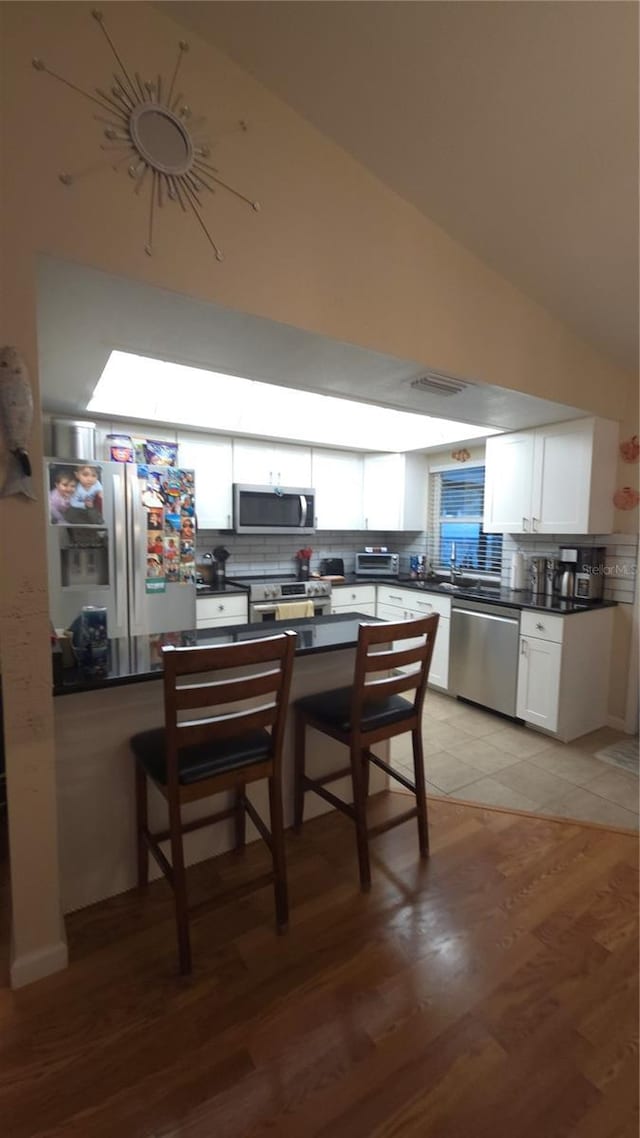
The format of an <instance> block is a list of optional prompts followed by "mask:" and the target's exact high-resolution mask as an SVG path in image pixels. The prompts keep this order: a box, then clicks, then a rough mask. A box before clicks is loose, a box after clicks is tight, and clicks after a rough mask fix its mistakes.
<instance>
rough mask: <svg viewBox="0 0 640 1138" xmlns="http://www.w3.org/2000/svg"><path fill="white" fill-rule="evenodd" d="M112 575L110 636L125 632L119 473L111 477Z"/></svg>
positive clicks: (122, 491)
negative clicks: (113, 601) (112, 612)
mask: <svg viewBox="0 0 640 1138" xmlns="http://www.w3.org/2000/svg"><path fill="white" fill-rule="evenodd" d="M111 533H112V535H113V573H114V598H115V617H116V628H115V629H114V631H113V632H112V633H110V635H111V636H113V635H116V636H125V635H126V632H127V623H128V622H127V543H126V533H125V487H124V479H123V477H122V475H121V474H120V472H119V471H118V472H117V473H114V475H113V525H112V527H111Z"/></svg>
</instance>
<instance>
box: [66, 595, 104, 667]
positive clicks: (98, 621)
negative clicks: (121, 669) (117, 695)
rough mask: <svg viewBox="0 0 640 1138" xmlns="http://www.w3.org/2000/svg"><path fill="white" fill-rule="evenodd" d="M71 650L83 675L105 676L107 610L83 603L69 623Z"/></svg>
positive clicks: (99, 606)
mask: <svg viewBox="0 0 640 1138" xmlns="http://www.w3.org/2000/svg"><path fill="white" fill-rule="evenodd" d="M71 635H72V644H73V651H74V654H75V657H76V660H77V661H78V664H79V665H80V669H81V671H82V673H83V674H84V675H85V676H105V675H106V674H107V672H108V670H109V641H108V639H107V610H106V608H104V607H103V606H101V605H83V606H82V608H81V610H80V614H79V615H78V616H77V617H76V619H75V620H74V622H73V624H72V625H71Z"/></svg>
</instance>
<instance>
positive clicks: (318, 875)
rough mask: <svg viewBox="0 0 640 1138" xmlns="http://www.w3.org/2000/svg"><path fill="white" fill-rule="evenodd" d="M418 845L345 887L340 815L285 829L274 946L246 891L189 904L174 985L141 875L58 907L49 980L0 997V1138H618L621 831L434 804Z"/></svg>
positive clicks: (397, 835)
mask: <svg viewBox="0 0 640 1138" xmlns="http://www.w3.org/2000/svg"><path fill="white" fill-rule="evenodd" d="M405 805H406V800H405V799H403V798H401V797H399V796H397V795H387V796H384V798H383V800H381V801H379V802H377V803H375V804H374V809H376V810H378V811H385V810H387V809H390V808H394V809H395V808H401V809H403V808H404V807H405ZM431 834H432V857H431V859H430V861H429V862H428V863H420V862H419V860H418V858H417V838H416V835H415V833H414V829H413V826H411V825H408V826H405V827H401V828H399V829H396V830H394V831H392V832H390V833H388V834H386V835H384V836H383V837H381V838H380V839H378V840H377V842H376V843H375V845H374V851H375V853H374V865H373V874H374V879H373V887H372V891H371V893H370V894H369V895H366V896H364V895H362V894H360V893H359V891H358V889H357V884H356V882H357V870H356V859H355V847H354V841H353V836H352V832H351V829H350V826H349V823H348V822H347V820H346V819H344V818H342V817H338V816H336V815H335V814H331V815H327V816H325V817H324V818H321V819H317V820H316V821H313V822H310V823H307V824H306V825H305V827H304V828H303V831H302V834H301V836H300V837H298V838H296V837H295V836H293V835H291V834H288V835H287V849H288V856H289V873H290V888H291V895H292V918H291V927H290V931H289V933H288V935H287V936H284V937H277V936H276V935H275V933H274V932H273V931H272V923H271V922H272V900H271V895H270V893H269V891H268V890H263V891H261V892H260V893H258V894H253V895H252V896H251V897H249V898H246V899H245V900H243V901H242V902H240V903H235V904H234V905H227V906H226V907H224V908H222V909H220V908H218V909H216V910H213V911H211V910H210V911H209V912H207V913H206V914H203V915H202V916H200V918H199V919H197V920H196V922H195V924H194V937H193V941H194V959H195V972H194V975H193V977H192V978H190V979H182V980H181V979H179V978H177V976H176V974H175V967H176V959H175V948H174V934H173V922H172V910H171V901H170V897H169V892H168V889H167V887H166V885H165V884H164V883H163V882H158V883H156V884H155V885H153V886H151V887H150V889H149V892H148V894H147V896H146V897H140V896H137V895H136V894H134V893H132V894H127V895H124V896H122V897H119V898H115V899H113V900H111V901H108V902H106V903H101V904H100V905H97V906H94V907H93V908H92V909H90V910H84V911H83V912H82V913H78V914H76V915H75V916H73V917H71V918H70V919H69V921H68V933H69V942H70V951H71V959H72V965H71V967H70V968H69V970H68V971H67V972H65V973H61V974H59V975H57V976H53V977H50V978H49V979H47V980H44V981H42V982H40V983H39V984H35V985H32V986H31V987H29V988H25V989H22V990H21V991H18V992H14V993H12V992H9V991H8V990H5V991H1V992H0V1120H2V1121H1V1123H0V1129H1V1130H2V1133H3V1135H6V1138H36V1136H37V1138H45V1136H46V1138H152V1136H153V1138H257V1136H258V1135H263V1136H264V1135H272V1136H275V1138H315V1136H318V1138H319V1136H322V1138H399V1136H401V1138H485V1136H486V1138H489V1136H491V1138H561V1136H567V1138H569V1136H570V1138H636V1136H637V1133H638V1130H637V1116H636V1114H635V1104H636V1099H637V1078H636V1072H637V1066H638V1044H637V1006H638V1005H637V983H638V957H637V843H636V840H635V839H634V837H632V836H629V835H628V834H623V833H614V832H608V831H606V830H604V829H599V828H596V827H589V826H585V825H581V824H578V823H575V824H572V823H566V822H554V821H551V820H549V819H546V818H529V817H522V816H519V815H516V814H509V813H500V812H498V811H492V810H490V809H484V808H480V807H473V806H469V805H460V804H457V803H454V802H448V801H446V800H444V799H441V800H438V801H434V802H432V804H431ZM262 867H264V855H263V853H262V850H261V849H260V846H258V845H254V846H252V847H249V849H248V850H247V852H246V854H245V856H244V858H243V859H237V858H236V857H235V856H234V855H225V857H224V858H221V859H218V860H217V861H215V862H213V861H212V862H209V863H207V864H206V865H205V866H200V867H196V868H195V869H194V870H193V871H191V881H192V888H193V894H194V896H196V895H198V896H199V895H201V894H202V893H203V892H204V891H205V890H210V889H211V888H212V887H215V886H216V884H220V883H221V882H222V883H228V882H229V881H231V880H233V879H235V878H236V876H237V875H238V874H239V875H241V876H244V875H246V874H248V873H249V872H250V871H252V870H257V869H259V868H262Z"/></svg>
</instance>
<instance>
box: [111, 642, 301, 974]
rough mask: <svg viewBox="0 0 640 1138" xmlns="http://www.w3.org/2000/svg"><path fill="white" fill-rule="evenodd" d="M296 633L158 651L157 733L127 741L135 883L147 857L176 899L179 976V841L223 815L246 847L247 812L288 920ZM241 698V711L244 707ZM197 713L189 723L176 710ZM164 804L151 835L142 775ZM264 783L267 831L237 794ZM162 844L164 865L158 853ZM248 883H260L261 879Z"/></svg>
mask: <svg viewBox="0 0 640 1138" xmlns="http://www.w3.org/2000/svg"><path fill="white" fill-rule="evenodd" d="M295 642H296V635H295V632H291V631H286V632H282V633H280V634H279V635H277V636H270V637H266V638H261V639H258V640H248V641H245V642H244V643H242V644H228V645H227V644H225V645H220V646H219V647H213V648H207V647H203V648H173V647H167V648H164V649H163V663H164V710H165V724H164V727H157V728H155V729H153V730H151V731H143V732H141V733H140V734H138V735H134V736H133V738H132V739H131V740H130V743H131V748H132V750H133V753H134V755H135V758H136V814H137V835H138V885H139V886H143V885H146V884H147V881H148V877H149V853H152V854H153V856H154V857H155V859H156V861H157V862H158V865H159V866H160V868H161V870H162V872H163V873H164V875H165V877H166V878H167V880H168V881H169V884H170V885H171V887H172V889H173V891H174V895H175V908H176V925H177V933H178V951H179V957H180V971H181V972H183V973H186V972H190V971H191V946H190V938H189V910H188V904H187V891H186V880H185V865H184V853H183V846H182V835H183V834H184V833H186V832H187V831H191V830H196V829H199V828H200V827H201V826H207V825H210V824H213V823H216V822H222V821H223V820H225V819H227V818H234V819H235V839H236V848H241V847H242V846H244V844H245V827H246V815H247V814H248V815H249V817H250V819H251V821H252V822H253V824H254V825H255V827H256V829H257V830H258V832H259V833H260V835H261V836H262V837H263V838H264V840H265V842H266V843H267V845H268V847H269V849H270V851H271V856H272V860H273V873H271V874H269V875H268V880H272V881H273V883H274V890H275V908H276V922H277V927H278V931H284V929H286V926H287V921H288V902H287V878H286V866H285V853H284V826H283V816H282V777H281V766H282V744H283V739H284V727H285V716H286V712H287V706H288V701H289V690H290V686H291V673H292V670H293V655H294V649H295ZM247 700H249V701H250V705H249V706H247V705H246V703H243V701H247ZM195 709H198V711H199V712H200V716H199V717H198V718H193V717H189V718H185V716H184V713H185V712H193V711H194V710H195ZM148 778H149V779H151V780H152V782H154V783H155V785H156V786H157V787H158V789H159V790H160V792H161V794H162V795H163V796H164V797H165V798H166V800H167V804H168V808H169V829H168V830H165V831H162V832H161V833H154V834H152V833H151V832H150V830H149V827H148V821H147V779H148ZM264 778H266V779H268V780H269V805H270V815H271V819H270V821H271V829H270V830H268V829H267V827H266V825H265V824H264V822H263V821H262V819H261V818H260V816H259V814H258V813H257V811H256V809H255V807H254V806H253V805H252V803H251V802H250V801H249V799H248V798H247V796H246V793H245V788H246V786H247V784H248V783H251V782H256V781H257V780H259V779H264ZM221 791H231V792H232V796H233V801H232V803H231V805H230V806H227V807H226V808H225V809H223V810H220V811H219V812H218V813H216V814H210V815H208V816H207V817H206V818H202V819H197V820H196V821H193V822H186V823H183V822H182V819H181V810H180V808H181V806H182V804H183V803H186V802H194V801H195V800H196V799H200V798H207V797H209V796H210V795H213V794H219V793H220V792H221ZM166 841H169V842H170V846H171V861H170V862H169V860H168V859H167V857H166V856H165V854H164V853H163V851H162V849H161V848H160V847H161V843H162V842H166ZM257 884H259V885H263V884H264V879H261V880H260V881H259V882H258V883H257Z"/></svg>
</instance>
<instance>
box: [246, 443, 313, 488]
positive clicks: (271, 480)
mask: <svg viewBox="0 0 640 1138" xmlns="http://www.w3.org/2000/svg"><path fill="white" fill-rule="evenodd" d="M233 481H234V482H247V483H249V484H252V483H253V484H255V485H258V486H301V487H310V486H311V447H303V446H288V445H287V444H286V443H274V442H269V441H261V440H258V439H234V440H233Z"/></svg>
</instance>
